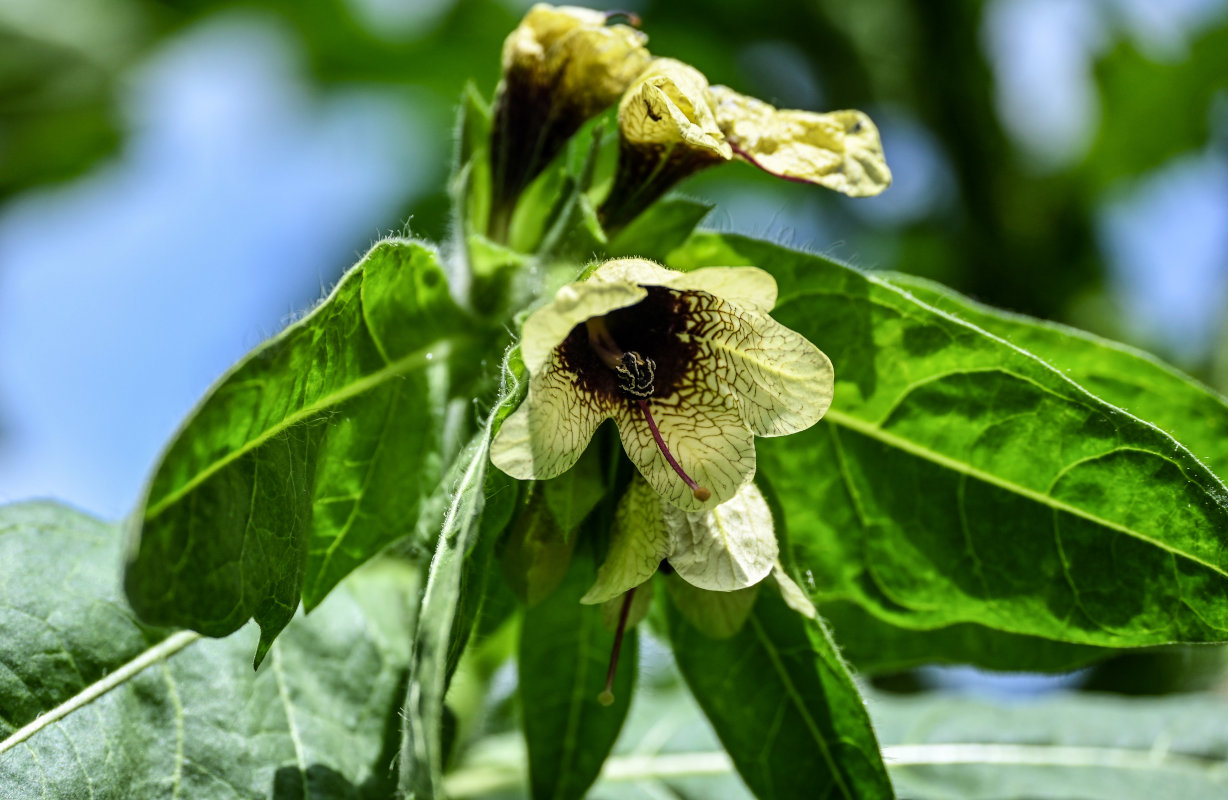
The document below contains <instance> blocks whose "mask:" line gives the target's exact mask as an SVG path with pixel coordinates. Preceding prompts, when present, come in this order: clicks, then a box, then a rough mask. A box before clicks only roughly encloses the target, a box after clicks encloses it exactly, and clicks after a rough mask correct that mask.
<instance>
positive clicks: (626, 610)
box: [597, 586, 635, 706]
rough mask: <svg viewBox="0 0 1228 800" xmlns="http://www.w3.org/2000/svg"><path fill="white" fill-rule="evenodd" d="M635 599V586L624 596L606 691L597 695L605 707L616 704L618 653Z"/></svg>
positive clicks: (607, 675) (611, 652) (606, 678)
mask: <svg viewBox="0 0 1228 800" xmlns="http://www.w3.org/2000/svg"><path fill="white" fill-rule="evenodd" d="M633 597H635V587H634V586H632V587H631V588H630V589H628V590H627V593H626V594H625V595H623V608H622V611H620V612H619V613H618V630H616V631H614V648H613V649H612V650H610V669H609V671H607V672H606V674H605V691H603V692H602V693H601V694H599V695H597V702H598V703H601V705H603V706H608V705H613V703H614V671H615V670H617V669H618V651H619V650H621V649H622V646H623V634H624V633H626V631H627V616H628V615H629V614H630V613H631V599H632V598H633Z"/></svg>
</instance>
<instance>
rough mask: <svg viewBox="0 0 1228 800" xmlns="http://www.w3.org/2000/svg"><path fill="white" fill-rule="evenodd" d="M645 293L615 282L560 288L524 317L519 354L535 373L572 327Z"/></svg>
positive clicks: (640, 289)
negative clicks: (546, 301)
mask: <svg viewBox="0 0 1228 800" xmlns="http://www.w3.org/2000/svg"><path fill="white" fill-rule="evenodd" d="M647 296H648V292H647V291H646V290H645V289H643V288H642V287H640V286H636V285H635V284H633V283H624V282H617V281H591V280H590V281H583V282H580V283H569V284H567V285H566V286H564V287H563V288H561V289H559V290H558V292H557V293H556V294H555V295H554V299H553V300H551V301H550V302H549V303H547V304H546V305H544V306H542V307H541V308H539V309H537V310H536V311H534V312H533V313H532V314H530V315H529V318H528V319H527V320H525V323H524V334H523V336H522V337H521V341H520V355H521V358H523V359H524V364H525V366H526V367H528V368H529V374H530V375H533V374H536V373H537V372H538V371H539V370H540V369H542V368H543V367H544V366H545V364H546V362H547V361H548V360H549V358H550V353H551V351H552V350H554V348H555V347H558V345H559V344H560V343H562V341H563V340H564V339H566V338H567V335H568V334H569V333H571V330H572V328H574V327H576V326H577V325H579V324H580V323H582V322H584V321H585V320H587V319H589V318H590V317H599V316H601V315H603V314H607V313H609V312H611V311H613V310H615V309H617V308H625V307H627V306H633V305H635V304H636V303H638V302H639V301H641V300H643V299H644V298H645V297H647Z"/></svg>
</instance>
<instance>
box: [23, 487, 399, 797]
mask: <svg viewBox="0 0 1228 800" xmlns="http://www.w3.org/2000/svg"><path fill="white" fill-rule="evenodd" d="M121 539H122V535H121V533H120V531H119V530H118V529H117V528H116V527H115V526H112V525H108V524H105V523H102V522H99V521H97V520H95V519H93V518H90V517H87V516H85V515H83V514H80V513H79V512H76V511H72V510H69V509H66V508H64V507H61V506H57V505H53V504H50V503H31V504H23V505H16V506H7V507H4V508H0V563H3V564H4V565H5V579H4V581H3V582H0V629H3V631H4V636H3V638H0V663H2V664H3V665H4V667H3V668H0V795H3V796H4V797H5V798H13V799H14V800H17V799H18V798H26V797H30V798H36V797H65V798H68V797H72V798H76V797H91V798H95V799H96V800H104V798H117V799H118V798H123V800H141V799H142V798H150V800H153V798H158V800H162V798H168V797H183V798H193V800H197V798H201V799H203V800H208V798H265V797H306V796H310V797H313V798H362V797H371V798H375V797H386V796H388V794H389V793H390V791H391V789H392V786H393V783H394V776H393V774H392V770H393V769H394V765H393V754H394V753H395V743H396V732H397V725H396V713H397V710H398V707H399V701H400V699H401V696H402V692H403V686H404V681H405V671H406V667H407V663H408V657H409V639H410V632H411V630H412V626H413V620H412V618H411V617H410V616H409V614H410V613H411V612H412V609H413V608H414V606H413V605H412V604H411V603H410V599H411V597H412V596H413V595H414V594H415V586H416V581H415V578H414V573H413V572H412V571H411V570H409V569H408V568H406V567H404V566H399V565H396V564H393V563H387V564H377V565H372V567H369V568H368V569H365V570H363V571H362V572H361V573H359V574H357V575H355V576H354V577H353V578H352V579H351V580H349V581H347V582H346V584H344V585H343V586H342V587H341V589H340V590H338V591H337V592H335V593H334V594H333V596H332V597H331V598H330V599H329V601H328V602H327V603H325V604H324V605H323V606H321V607H320V608H319V609H318V611H317V612H316V613H315V614H313V615H312V616H311V617H310V619H299V620H296V621H295V622H293V623H292V624H291V625H290V626H289V628H288V629H287V630H286V632H285V634H284V635H283V636H282V637H281V639H280V640H279V641H278V642H277V644H276V645H275V646H274V647H273V648H272V650H271V651H270V654H269V661H270V668H269V669H265V670H263V671H261V672H259V673H253V672H252V670H251V661H250V660H249V659H250V654H251V649H252V647H254V646H255V643H256V639H257V637H258V633H257V631H256V629H255V628H254V626H253V627H249V628H246V629H244V630H243V631H242V632H241V633H240V634H239V635H236V636H234V637H231V638H230V639H227V640H224V641H210V640H200V638H199V636H198V635H197V634H194V633H191V632H181V633H175V634H170V635H167V633H166V632H163V631H157V630H154V629H150V628H145V627H143V626H141V625H140V624H139V623H138V622H136V620H135V618H134V615H133V613H132V611H131V610H130V609H129V608H128V607H127V605H126V603H125V602H124V600H123V598H122V596H121V595H120V591H119V587H118V586H117V583H116V581H115V572H114V570H115V566H116V565H117V563H118V561H119V558H120V545H121Z"/></svg>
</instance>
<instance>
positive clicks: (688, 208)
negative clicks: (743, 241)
mask: <svg viewBox="0 0 1228 800" xmlns="http://www.w3.org/2000/svg"><path fill="white" fill-rule="evenodd" d="M711 210H712V205H711V204H710V203H701V202H699V201H696V200H691V199H689V198H686V197H667V198H665V199H664V200H659V201H658V202H656V203H653V204H652V205H651V206H649V208H648V210H647V211H645V212H644V213H643V214H640V215H639V216H637V217H636V218H635V219H633V220H632V221H631V223H630V224H629V225H627V227H625V228H623V229H622V230H621V231H619V233H618V234H617V235H616V236H615V237H614V239H613V240H612V241H611V242H610V246H609V248H608V250H607V252H608V254H609V256H610V257H611V258H622V257H625V256H635V257H638V258H648V259H652V260H654V261H664V260H665V258H666V257H667V256H668V255H669V253H670V251H672V250H673V249H674V248H676V247H678V246H679V245H681V244H682V243H683V242H685V241H686V239H687V237H688V236H690V235H691V232H692V231H694V230H695V227H696V226H697V225H699V223H700V222H702V221H703V219H704V217H706V216H708V212H709V211H711Z"/></svg>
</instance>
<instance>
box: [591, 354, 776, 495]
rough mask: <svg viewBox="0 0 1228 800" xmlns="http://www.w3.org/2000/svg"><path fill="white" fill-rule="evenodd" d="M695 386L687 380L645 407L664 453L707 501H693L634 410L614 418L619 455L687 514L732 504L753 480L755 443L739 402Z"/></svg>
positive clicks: (713, 388) (633, 407) (690, 378)
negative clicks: (701, 490) (620, 443)
mask: <svg viewBox="0 0 1228 800" xmlns="http://www.w3.org/2000/svg"><path fill="white" fill-rule="evenodd" d="M698 380H699V379H698V378H697V377H695V376H694V374H693V373H692V374H688V375H687V376H686V377H685V378H684V379H683V381H682V383H681V389H680V390H679V391H675V392H673V393H672V394H671V395H670V396H669V397H665V398H659V397H653V398H652V399H651V401H649V404H648V405H649V409H650V410H651V412H652V415H653V418H654V419H655V420H656V423H657V428H658V430H659V431H660V432H661V438H662V439H663V440H664V441H665V444H666V447H668V448H669V450H670V452H671V453H672V454H673V456H674V458H675V459H676V460H677V461H678V463H679V464H680V465H681V466H682V469H683V470H685V471H686V473H687V474H688V475H689V476H690V477H691V479H692V480H694V481H695V482H696V483H698V484H699V485H700V486H703V487H705V488H707V489H708V491H710V492H711V493H712V495H711V497H710V498H709V499H708V500H706V501H702V502H701V501H699V500H697V499H695V496H694V494H693V493H692V491H691V489H690V487H688V486H687V485H686V484H685V483H684V482H683V480H682V478H680V477H679V476H678V473H676V472H674V469H673V467H671V466H670V465H669V462H668V461H666V460H665V456H663V455H662V454H661V450H660V448H659V447H657V443H656V440H655V439H654V438H653V435H652V430H651V428H649V426H648V421H647V419H645V417H644V414H643V412H642V411H641V410H640V409H639V407H638V406H636V405H631V404H624V405H621V406H619V407H618V408H617V409H616V412H615V415H614V419H615V421H616V422H617V423H618V432H619V435H620V436H621V437H622V441H623V449H624V450H626V451H627V456H628V457H629V458H630V459H631V461H632V463H634V464H635V466H636V467H637V468H638V469H639V471H640V474H641V475H643V476H644V479H645V480H647V481H648V483H649V484H651V485H652V488H653V489H655V490H656V491H657V492H658V493H659V494H660V495H661V496H662V497H663V498H665V500H667V501H668V502H670V503H672V504H673V505H675V506H677V507H679V508H682V509H686V510H688V511H699V510H702V509H704V508H712V507H714V506H715V505H717V504H718V503H722V502H724V501H725V500H728V499H730V498H731V497H733V496H734V494H736V493H737V491H738V488H739V487H741V486H742V484H744V483H746V482H747V481H749V480H750V479H751V478H753V477H754V475H755V438H754V436H753V435H752V434H751V432H750V429H749V428H747V427H746V425H745V423H743V422H742V416H741V413H740V412H739V410H738V404H737V401H736V400H735V399H734V398H733V397H732V396H729V395H725V394H721V393H720V391H719V387H717V386H714V385H711V384H709V383H708V382H705V383H704V384H700V383H698Z"/></svg>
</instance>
